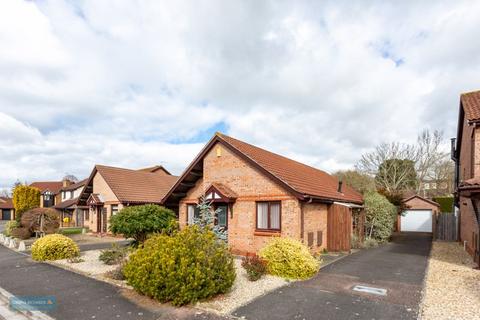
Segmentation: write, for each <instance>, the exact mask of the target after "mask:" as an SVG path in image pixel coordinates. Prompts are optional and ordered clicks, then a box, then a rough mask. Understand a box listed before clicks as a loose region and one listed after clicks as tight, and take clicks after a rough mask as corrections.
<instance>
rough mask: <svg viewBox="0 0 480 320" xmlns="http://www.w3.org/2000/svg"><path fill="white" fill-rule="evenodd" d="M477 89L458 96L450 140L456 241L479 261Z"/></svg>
mask: <svg viewBox="0 0 480 320" xmlns="http://www.w3.org/2000/svg"><path fill="white" fill-rule="evenodd" d="M479 125H480V91H476V92H470V93H464V94H462V95H461V96H460V112H459V117H458V130H457V138H456V140H455V139H454V140H453V141H452V158H453V160H455V163H456V170H455V171H456V172H455V173H456V175H455V185H456V191H455V198H456V205H457V207H458V208H459V212H460V215H459V240H460V241H461V242H462V243H464V244H465V248H466V250H467V251H468V253H469V254H471V255H472V256H473V257H474V259H475V261H477V262H479V263H480V259H479V256H480V253H479V250H480V249H479V248H480V239H479V234H480V231H479V221H480V211H479V210H480V127H479Z"/></svg>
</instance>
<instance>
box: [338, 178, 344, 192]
mask: <svg viewBox="0 0 480 320" xmlns="http://www.w3.org/2000/svg"><path fill="white" fill-rule="evenodd" d="M342 185H343V181H342V180H338V190H337V191H338V192H340V193H342Z"/></svg>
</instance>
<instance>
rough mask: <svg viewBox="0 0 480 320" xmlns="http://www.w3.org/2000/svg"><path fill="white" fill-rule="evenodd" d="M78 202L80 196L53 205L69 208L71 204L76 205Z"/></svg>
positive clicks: (59, 207) (56, 207) (57, 207)
mask: <svg viewBox="0 0 480 320" xmlns="http://www.w3.org/2000/svg"><path fill="white" fill-rule="evenodd" d="M77 203H78V198H73V199H69V200H65V201H62V202H60V203H59V204H57V205H55V206H53V207H54V208H55V209H67V208H69V207H71V206H74V205H76V204H77Z"/></svg>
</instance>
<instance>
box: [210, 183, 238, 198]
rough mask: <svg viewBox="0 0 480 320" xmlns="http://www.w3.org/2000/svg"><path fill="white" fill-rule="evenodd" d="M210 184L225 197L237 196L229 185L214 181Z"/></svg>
mask: <svg viewBox="0 0 480 320" xmlns="http://www.w3.org/2000/svg"><path fill="white" fill-rule="evenodd" d="M211 186H212V187H214V188H215V189H217V190H218V192H220V193H221V194H222V195H223V196H224V197H227V198H230V199H235V198H237V197H238V195H237V194H236V193H235V191H233V190H232V189H230V188H229V187H227V186H226V185H224V184H223V183H220V182H214V183H212V185H211ZM208 189H209V188H208ZM208 189H207V190H208Z"/></svg>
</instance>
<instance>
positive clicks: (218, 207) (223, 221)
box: [214, 203, 228, 230]
mask: <svg viewBox="0 0 480 320" xmlns="http://www.w3.org/2000/svg"><path fill="white" fill-rule="evenodd" d="M214 209H215V211H216V212H217V215H216V217H215V225H218V226H220V227H223V228H224V229H225V230H227V229H228V205H226V204H223V203H216V204H215V205H214Z"/></svg>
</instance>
